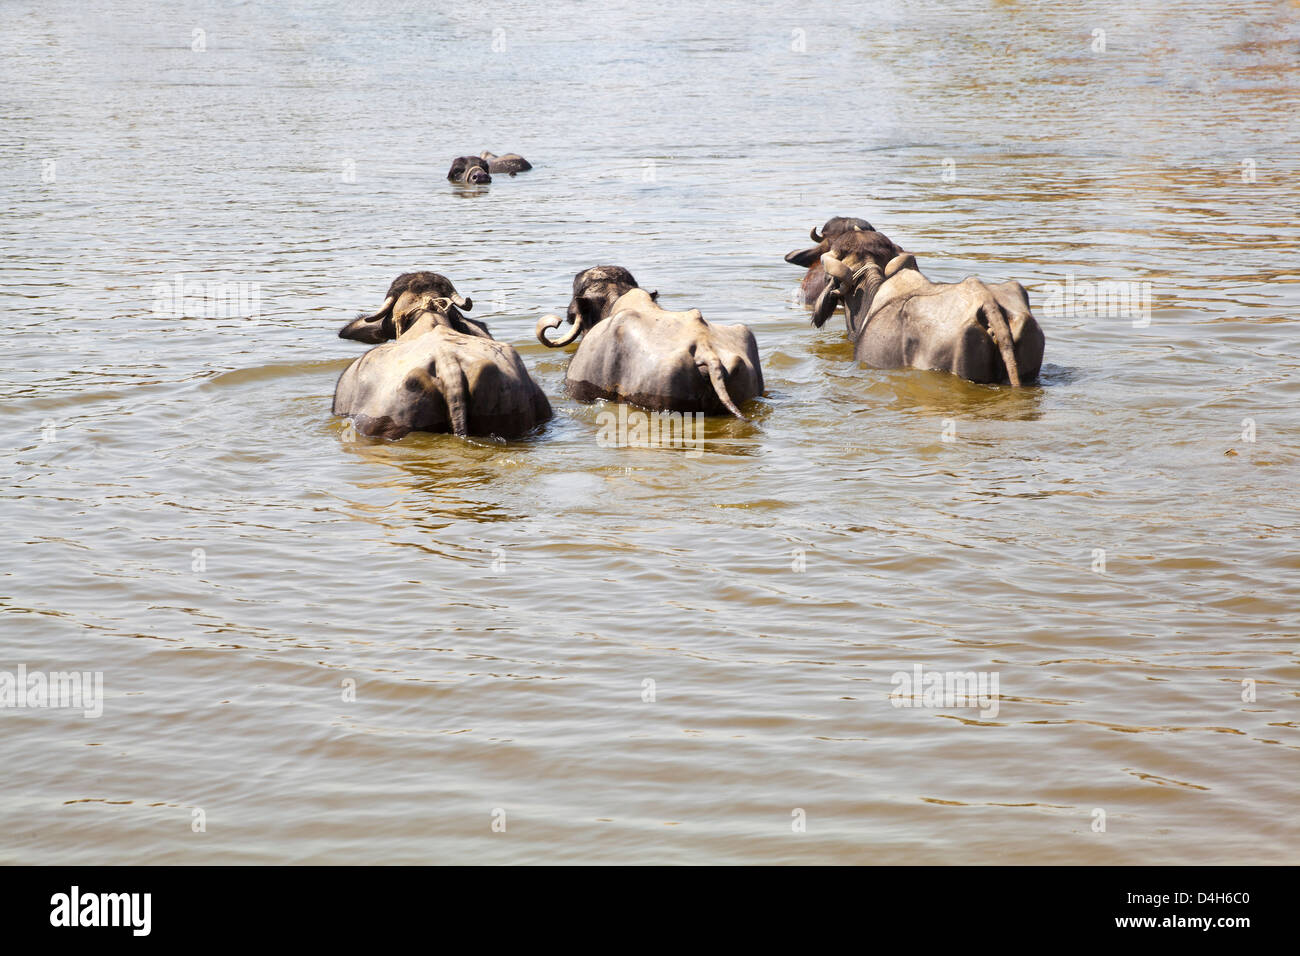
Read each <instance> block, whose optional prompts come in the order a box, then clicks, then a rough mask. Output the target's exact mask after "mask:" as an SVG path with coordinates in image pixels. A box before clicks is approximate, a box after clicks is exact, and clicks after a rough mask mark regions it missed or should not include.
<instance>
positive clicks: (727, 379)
mask: <svg viewBox="0 0 1300 956" xmlns="http://www.w3.org/2000/svg"><path fill="white" fill-rule="evenodd" d="M657 298H658V293H657V292H646V291H645V290H644V289H642V288H640V287H639V286H638V285H637V284H636V280H635V279H634V278H632V273H630V272H628V271H627V270H626V269H624V268H622V267H621V266H595V267H594V268H591V269H586V270H584V271H583V272H579V273H578V274H577V276H575V277H574V280H573V300H572V301H571V302H570V303H569V311H568V320H569V321H570V322H572V323H573V328H572V329H570V330H569V331H568V333H567V334H566V335H564V336H563V337H562V338H560V339H557V340H555V341H552V340H551V339H549V338H547V335H546V333H547V332H549V331H550V330H552V329H555V328H557V327H558V326H559V325H560V324H561V323H563V322H564V319H563V318H562V317H560V316H558V315H547V316H543V317H542V318H541V319H540V320H538V323H537V329H536V331H537V338H538V339H539V340H540V341H541V343H542V344H543V345H546V346H548V347H550V348H563V347H564V346H566V345H569V344H571V343H573V342H574V341H576V340H577V339H578V337H579V336H584V338H583V341H582V344H581V345H580V346H579V347H578V351H577V353H576V354H575V355H574V356H573V361H571V362H570V363H569V370H568V373H567V374H566V376H565V383H566V385H567V387H568V389H569V394H571V395H572V396H573V397H574V398H576V399H577V400H578V401H581V402H591V401H595V400H596V399H598V398H604V399H611V400H614V401H625V402H630V403H631V404H633V405H640V406H642V407H643V408H649V409H655V410H667V411H679V412H704V413H706V414H711V415H720V414H725V413H727V412H730V413H731V414H733V415H735V416H737V417H739V418H744V415H742V414H741V412H740V408H739V405H741V404H743V403H744V402H747V401H749V400H750V399H751V398H756V397H758V396H759V395H762V394H763V372H762V369H761V368H760V367H759V361H758V345H757V343H755V341H754V336H753V334H752V333H751V332H750V331H749V329H748V328H746V327H745V326H743V325H713V324H712V323H710V322H706V321H705V320H704V316H702V315H701V314H700V312H699V310H698V309H691V310H690V311H689V312H669V311H667V310H665V309H662V308H660V307H659V305H658V303H657V301H656V300H657Z"/></svg>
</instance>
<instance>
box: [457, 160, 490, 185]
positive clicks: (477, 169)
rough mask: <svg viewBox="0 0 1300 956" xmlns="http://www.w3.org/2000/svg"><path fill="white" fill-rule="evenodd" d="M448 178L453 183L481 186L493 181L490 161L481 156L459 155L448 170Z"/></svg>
mask: <svg viewBox="0 0 1300 956" xmlns="http://www.w3.org/2000/svg"><path fill="white" fill-rule="evenodd" d="M447 179H448V180H450V181H451V182H453V183H465V184H466V185H470V186H479V185H483V184H485V183H490V182H492V174H491V172H490V171H489V167H488V161H487V160H486V159H483V158H482V157H480V156H457V157H456V158H455V159H453V160H452V161H451V169H449V170H447Z"/></svg>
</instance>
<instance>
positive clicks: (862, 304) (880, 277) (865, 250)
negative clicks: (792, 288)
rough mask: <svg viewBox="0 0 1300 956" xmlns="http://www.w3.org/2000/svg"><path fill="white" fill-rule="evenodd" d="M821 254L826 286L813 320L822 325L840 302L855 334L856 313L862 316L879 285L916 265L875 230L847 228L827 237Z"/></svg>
mask: <svg viewBox="0 0 1300 956" xmlns="http://www.w3.org/2000/svg"><path fill="white" fill-rule="evenodd" d="M828 245H829V248H828V249H827V250H826V252H824V253H822V256H821V266H822V268H823V269H824V270H825V272H826V285H825V286H824V287H823V289H822V291H821V294H820V295H819V296H818V297H817V303H816V305H814V306H813V314H812V323H813V325H815V326H817V328H821V327H822V326H823V325H825V324H826V320H827V319H829V318H830V317H831V315H832V313H834V312H835V309H836V307H837V306H839V305H843V306H844V310H845V315H846V317H847V319H848V325H849V333H850V334H854V321H855V317H856V316H865V315H866V314H867V310H868V309H870V308H871V300H872V299H874V298H875V296H876V291H877V290H878V289H879V288H880V284H881V283H882V282H884V281H885V279H886V278H887V275H893V274H894V273H895V272H897V271H898V270H899V269H902V268H909V261H910V268H913V269H914V268H916V260H915V259H913V258H912V257H911V255H906V256H904V254H903V252H902V250H901V249H899V248H898V246H896V245H894V244H893V243H892V242H890V241H889V239H888V238H886V237H885V236H884V235H882V234H881V233H879V232H875V231H874V230H872V231H870V232H863V231H860V230H856V229H855V230H850V231H848V232H843V233H840V234H839V235H838V236H835V237H834V238H832V239H831V240H829V243H828Z"/></svg>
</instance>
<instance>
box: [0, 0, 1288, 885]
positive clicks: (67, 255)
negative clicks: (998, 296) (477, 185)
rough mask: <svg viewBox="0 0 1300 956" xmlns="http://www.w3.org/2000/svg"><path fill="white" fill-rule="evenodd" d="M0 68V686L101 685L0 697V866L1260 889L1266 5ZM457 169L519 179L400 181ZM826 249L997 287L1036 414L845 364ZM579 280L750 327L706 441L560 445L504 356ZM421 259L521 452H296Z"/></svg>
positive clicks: (1271, 271) (494, 14)
mask: <svg viewBox="0 0 1300 956" xmlns="http://www.w3.org/2000/svg"><path fill="white" fill-rule="evenodd" d="M1129 6H1131V7H1132V9H1129ZM195 29H201V30H203V31H204V33H203V35H202V39H203V41H204V42H205V43H206V49H205V50H204V51H202V52H199V51H195V50H193V49H191V46H192V44H194V43H196V42H197V41H196V39H195V34H194V33H193V31H194V30H195ZM1095 30H1104V31H1105V49H1104V50H1101V49H1094V45H1096V44H1097V39H1098V38H1097V37H1096V36H1095V35H1094V31H1095ZM801 47H802V51H801V49H800V48H801ZM0 52H2V54H3V55H2V56H0V112H2V114H3V118H4V129H5V134H6V135H5V136H4V137H3V143H2V144H0V177H2V179H0V181H2V182H3V184H4V206H3V209H4V212H3V217H2V218H0V251H2V252H3V257H2V263H3V264H0V302H2V303H3V306H4V316H5V322H6V326H7V328H8V329H9V335H8V336H7V338H6V344H5V349H4V353H3V358H0V396H2V398H3V401H2V404H0V411H2V412H3V416H4V419H3V420H4V423H5V427H4V429H3V435H4V436H5V439H4V440H3V444H4V445H5V447H6V452H5V455H4V458H3V462H4V465H3V468H4V471H3V482H2V483H0V488H2V489H3V505H2V508H3V511H2V515H3V525H4V527H5V547H4V561H3V564H2V565H0V574H2V575H3V577H0V611H3V614H0V628H3V638H2V642H0V671H14V670H15V669H16V668H17V667H18V666H19V665H22V666H25V667H26V668H27V669H28V671H59V670H73V669H76V670H84V671H96V672H102V673H103V681H104V697H105V699H104V704H103V715H102V716H101V717H99V718H97V719H87V718H85V717H83V716H82V714H81V713H80V712H79V711H75V710H68V709H63V710H50V709H31V708H23V709H5V710H0V766H3V767H4V768H5V774H4V776H5V786H4V788H3V791H2V792H0V862H9V863H13V862H39V863H69V862H109V863H125V862H164V863H193V862H275V861H285V862H304V861H318V862H335V863H369V862H404V863H406V862H411V863H413V862H511V861H524V862H537V861H591V862H614V863H619V862H648V861H662V862H872V863H900V862H935V863H983V862H1018V863H1019V862H1086V863H1103V862H1118V863H1139V862H1141V863H1157V862H1178V863H1189V862H1196V863H1203V862H1233V863H1242V862H1291V863H1295V862H1297V861H1298V857H1300V853H1298V852H1297V851H1298V850H1300V827H1297V823H1296V819H1295V813H1294V807H1295V792H1296V787H1297V784H1298V783H1300V759H1298V757H1300V755H1298V754H1297V749H1298V747H1300V735H1298V734H1297V726H1298V725H1297V721H1300V707H1298V706H1297V691H1298V687H1300V667H1298V666H1297V660H1296V645H1297V641H1296V637H1297V613H1296V609H1297V604H1298V603H1300V588H1298V587H1297V583H1296V579H1297V571H1298V570H1300V558H1298V557H1297V551H1296V545H1295V533H1296V525H1297V521H1296V490H1295V478H1296V474H1297V470H1296V469H1297V464H1300V453H1298V452H1297V441H1298V440H1300V411H1298V410H1297V399H1298V398H1300V375H1298V374H1297V373H1298V372H1300V360H1298V359H1297V358H1296V350H1295V340H1296V328H1295V322H1296V314H1297V309H1298V308H1300V269H1298V268H1297V265H1298V264H1297V255H1296V250H1297V246H1298V245H1300V226H1298V225H1297V215H1296V211H1297V209H1296V207H1297V200H1298V199H1300V190H1298V189H1297V185H1296V184H1297V182H1298V181H1300V180H1298V179H1297V177H1298V176H1300V135H1298V132H1300V131H1298V129H1297V125H1298V124H1300V119H1298V117H1300V82H1298V81H1297V72H1296V70H1297V64H1298V62H1300V9H1298V8H1297V7H1296V5H1295V4H1290V5H1286V4H1279V3H1268V2H1257V3H1242V2H1235V3H1234V2H1227V3H1213V4H1211V3H1194V4H1179V5H1177V6H1176V7H1170V8H1169V9H1166V7H1165V5H1164V4H1160V3H1155V2H1146V3H1141V4H1136V5H1126V7H1125V8H1124V9H1120V8H1117V7H1115V6H1114V5H1112V4H1106V3H1091V4H1089V3H1081V4H1068V5H1067V4H1057V3H1047V2H1044V3H994V4H987V3H976V2H970V0H962V2H958V3H931V2H923V3H916V4H909V5H908V6H907V8H906V9H905V10H904V9H895V8H892V7H890V6H889V5H885V4H865V5H858V6H856V7H854V8H853V9H852V10H846V9H844V8H842V7H840V6H838V5H832V4H818V5H815V6H814V7H813V9H812V10H811V11H810V12H806V13H800V12H792V11H790V10H789V9H788V8H787V5H785V4H775V3H769V4H761V5H758V6H754V5H749V4H745V5H741V4H718V5H711V6H710V8H709V9H707V10H699V9H697V8H695V6H694V5H685V4H683V5H681V6H680V7H678V8H676V9H669V10H665V9H661V8H658V7H646V6H644V5H637V4H627V5H625V6H623V7H622V8H621V9H620V8H615V9H613V10H612V11H610V12H606V13H603V14H601V15H599V16H597V15H595V14H593V13H591V12H590V11H580V10H574V11H570V12H559V13H557V12H555V11H553V10H551V9H550V5H549V4H542V3H507V4H476V5H472V6H469V7H462V8H458V9H457V10H456V11H455V12H453V13H447V14H440V13H436V12H432V11H428V10H426V9H424V5H422V4H409V5H406V6H402V5H394V4H373V5H372V4H368V3H357V2H348V3H336V4H311V5H309V4H306V3H303V4H298V5H293V4H290V5H287V7H286V8H280V9H266V8H264V7H263V6H261V5H256V4H243V5H229V6H228V5H220V4H193V5H191V6H190V7H189V8H188V9H186V10H184V11H183V12H181V13H173V12H163V11H160V10H157V9H155V8H154V7H153V6H152V5H149V4H144V3H140V2H138V0H131V2H119V3H116V4H112V5H109V7H108V11H107V12H104V13H100V14H92V13H89V12H87V11H86V10H85V9H84V8H83V7H82V6H80V5H75V4H68V3H47V4H25V3H16V4H9V5H6V6H5V7H4V8H2V9H0ZM483 148H489V149H493V150H495V151H497V152H503V151H507V150H517V151H519V152H522V153H523V154H524V155H525V156H527V157H528V158H529V159H530V160H532V161H533V163H534V164H535V166H536V169H535V170H534V171H533V172H531V173H528V174H524V175H521V176H519V177H517V178H514V179H511V178H508V177H497V179H496V181H494V182H493V183H492V184H491V186H489V187H487V188H485V189H481V190H466V189H458V188H455V187H452V186H450V185H449V184H448V183H447V182H446V181H445V180H444V179H443V175H444V173H445V170H446V167H447V165H448V164H449V162H450V160H451V158H452V157H454V156H456V155H458V154H461V153H466V152H478V151H479V150H480V149H483ZM49 161H53V163H54V165H53V167H52V168H51V167H50V165H49ZM1252 179H1253V181H1250V180H1252ZM50 180H52V181H50ZM832 214H845V215H861V216H864V217H866V218H868V219H870V220H871V222H872V223H873V224H874V225H876V226H877V227H878V228H880V229H881V230H883V231H884V232H886V233H887V234H888V235H889V236H890V237H891V238H893V239H894V240H895V241H896V242H898V243H899V244H900V245H902V246H903V247H905V248H907V249H909V250H911V251H913V252H915V253H916V255H917V257H918V260H919V262H920V264H921V267H922V268H923V269H924V270H925V271H926V272H927V273H928V274H929V275H930V276H931V278H934V279H937V280H950V281H951V280H956V279H959V278H961V277H962V276H964V275H967V274H970V273H978V274H979V275H981V276H983V277H985V278H988V279H990V280H1001V279H1004V278H1016V279H1018V280H1020V281H1021V282H1022V283H1024V285H1025V286H1026V287H1027V288H1028V289H1029V291H1030V295H1031V298H1032V301H1033V302H1034V305H1035V309H1036V312H1037V315H1038V318H1039V321H1040V323H1041V324H1042V326H1043V328H1044V330H1045V333H1046V336H1047V353H1046V363H1045V367H1044V373H1043V376H1042V379H1041V382H1040V383H1039V385H1038V386H1036V387H1030V388H1025V389H1021V390H1012V389H1009V388H991V387H982V386H976V385H970V384H965V383H962V382H960V381H958V380H956V379H954V378H951V377H949V376H944V375H941V374H938V373H930V372H918V371H902V372H900V371H889V372H884V371H873V370H867V369H862V368H858V367H856V366H855V365H854V363H853V361H852V350H851V348H850V346H849V344H848V343H847V342H846V341H845V339H844V336H843V330H842V324H840V323H838V321H837V322H836V323H831V324H828V325H827V327H826V328H824V329H822V330H820V331H815V330H813V329H811V328H810V327H809V325H808V320H807V313H806V312H805V311H804V310H803V309H802V308H800V307H798V306H796V305H795V304H793V292H794V290H795V288H796V286H797V283H798V281H799V278H800V274H799V272H798V271H797V270H795V269H794V268H792V267H791V266H789V265H787V264H785V263H784V262H783V261H782V256H783V255H784V254H785V253H786V252H788V251H790V250H791V249H795V248H799V247H801V246H803V245H806V244H807V240H806V236H807V230H808V227H809V226H811V225H813V224H815V223H820V222H822V221H823V220H824V219H825V218H827V217H828V216H829V215H832ZM598 262H617V263H619V264H622V265H624V266H627V267H628V268H630V269H631V270H632V271H633V272H634V273H635V275H636V276H637V277H638V279H640V280H641V282H642V283H644V284H645V285H646V286H647V287H649V288H656V289H658V290H660V292H661V293H662V297H663V302H664V304H665V305H666V306H668V307H669V308H691V307H698V308H700V309H702V310H703V312H704V314H705V316H706V317H707V318H710V319H712V320H714V321H720V322H736V321H739V322H744V323H747V324H748V325H749V326H750V327H751V328H752V329H753V331H754V333H755V335H756V337H757V339H758V343H759V346H760V351H761V355H762V360H763V367H764V372H765V375H766V379H767V386H768V392H767V395H766V396H765V398H764V399H762V400H761V401H760V402H757V403H755V404H754V405H752V406H751V407H750V412H751V414H752V420H751V421H749V422H738V421H732V420H721V419H718V420H710V421H709V422H708V426H707V435H706V444H705V448H704V453H703V454H702V455H699V456H694V455H690V454H687V453H686V452H684V451H682V450H680V449H645V448H640V449H638V448H608V447H601V446H600V445H598V444H597V441H596V435H597V431H598V419H597V416H598V414H599V412H600V409H599V408H598V407H587V406H580V405H576V404H574V403H572V402H571V401H569V400H567V399H566V398H564V397H563V395H562V391H561V384H562V380H563V374H564V367H565V363H566V362H567V358H568V356H567V354H560V353H555V352H548V351H547V350H546V349H544V348H542V347H541V346H540V345H538V344H537V343H536V341H535V340H534V339H533V337H532V327H533V323H534V322H535V321H536V319H537V317H538V316H539V315H541V314H543V313H545V312H549V311H555V310H558V309H562V308H563V307H564V306H565V304H566V303H567V300H568V293H569V284H570V281H571V278H572V276H573V274H574V273H575V272H577V271H578V270H579V269H582V268H585V267H587V266H589V265H593V264H596V263H598ZM416 268H428V269H436V270H438V271H441V272H444V273H446V274H447V275H449V276H450V277H452V278H453V279H454V280H455V282H456V284H457V286H458V288H459V289H460V291H461V292H462V293H465V294H469V295H472V296H473V298H474V299H475V300H476V303H477V305H476V308H475V310H474V313H473V314H474V315H475V316H476V317H478V318H481V319H484V320H485V321H487V322H488V323H489V325H490V327H491V329H492V331H493V333H494V335H495V336H496V337H497V338H499V339H502V340H504V341H507V342H510V343H512V344H513V345H515V346H516V347H517V348H519V349H520V351H521V353H522V355H523V357H524V360H525V362H526V364H527V365H528V366H529V368H530V369H531V370H532V372H533V374H534V375H535V376H537V377H538V379H539V381H540V382H541V384H542V385H543V388H544V389H545V391H546V392H547V394H548V395H549V396H550V397H551V399H552V402H553V404H554V405H555V409H556V417H555V419H554V421H552V422H551V423H550V424H549V425H548V426H547V427H546V428H545V429H544V430H543V431H542V432H541V433H540V434H538V435H537V436H535V437H533V438H531V439H529V440H526V441H520V442H515V443H509V444H499V443H493V442H489V441H471V442H465V441H460V440H457V439H454V438H451V437H448V436H430V435H423V436H421V435H414V436H411V437H409V438H407V439H406V440H404V441H402V442H400V443H395V444H384V443H371V442H367V441H357V440H354V437H353V436H352V435H351V434H350V433H349V431H348V430H347V429H346V428H345V424H346V423H344V422H343V421H340V420H338V419H335V418H332V417H331V415H330V397H331V393H332V390H333V386H334V382H335V380H336V378H337V377H338V375H339V373H340V372H341V371H342V370H343V368H345V367H346V365H347V363H348V362H349V361H350V360H351V359H353V358H354V357H355V356H356V355H358V354H360V348H359V347H358V346H357V345H356V344H355V343H349V342H345V341H341V340H339V339H338V338H337V337H336V336H335V333H336V331H337V329H338V327H339V326H340V325H341V324H342V323H343V322H344V321H346V320H347V319H348V318H350V317H351V316H353V315H355V314H356V313H357V312H358V311H359V310H363V309H373V308H375V307H376V306H377V305H378V304H379V302H380V300H381V299H382V297H383V293H384V290H385V289H386V288H387V285H388V283H389V281H391V279H392V278H393V277H394V276H395V275H397V274H398V273H399V272H403V271H408V270H411V269H416ZM178 275H180V276H183V277H184V280H189V281H212V282H241V281H242V282H251V283H256V286H255V290H256V295H257V306H258V309H257V311H258V312H259V318H257V319H256V320H250V319H249V318H247V317H243V316H234V317H228V318H220V317H215V318H214V317H205V316H203V315H196V314H190V315H187V316H174V315H169V314H167V309H166V307H165V306H166V302H165V301H164V303H163V307H162V308H161V311H160V310H159V306H158V303H157V301H156V300H157V299H158V294H157V290H155V288H154V287H155V286H156V285H158V284H163V285H170V284H172V283H174V282H175V281H176V279H177V276H178ZM184 280H183V281H184ZM1070 281H1074V282H1083V281H1090V282H1095V281H1111V282H1138V283H1144V282H1145V283H1150V286H1149V289H1150V294H1151V306H1152V307H1151V311H1150V315H1149V324H1147V323H1146V321H1145V320H1144V319H1143V318H1142V317H1141V316H1139V317H1137V318H1136V320H1135V319H1134V318H1133V317H1130V316H1125V315H1115V314H1109V315H1108V314H1102V312H1104V311H1105V310H1089V309H1088V308H1086V307H1083V308H1053V309H1049V308H1047V306H1048V303H1049V302H1050V294H1051V290H1052V286H1053V284H1057V285H1064V284H1066V283H1067V282H1070ZM1247 420H1249V421H1247ZM1251 425H1253V429H1254V430H1253V435H1252V434H1251ZM1251 437H1253V439H1254V440H1253V441H1251V440H1249V439H1250V438H1251ZM945 438H950V439H951V440H945ZM196 549H199V550H198V551H197V552H196ZM1099 550H1100V551H1102V552H1104V555H1100V556H1099V555H1098V554H1097V552H1098V551H1099ZM1102 561H1104V568H1103V567H1102ZM800 568H801V569H802V570H799V569H800ZM914 665H921V666H922V667H923V668H924V669H925V670H926V671H927V672H930V671H934V672H949V671H957V672H967V671H974V672H979V673H988V674H995V675H996V676H997V677H998V679H999V693H1000V702H999V707H998V712H997V714H996V716H993V715H990V714H985V715H982V714H981V712H980V711H979V710H977V709H972V708H969V707H959V706H939V707H924V706H923V707H915V708H898V707H894V706H892V704H891V699H890V693H891V691H892V690H893V689H894V686H895V685H894V683H893V682H892V675H893V674H894V673H895V672H898V671H904V672H910V671H911V669H912V668H913V666H914ZM646 681H653V682H654V683H653V689H654V694H653V697H654V699H653V701H649V700H645V699H643V696H650V695H649V692H648V690H647V689H646V688H647V687H648V685H646V684H645V683H644V682H646ZM348 682H353V683H348ZM1243 682H1253V685H1250V684H1245V685H1244V684H1243ZM352 686H355V700H352V699H344V697H345V691H346V690H347V689H348V688H350V687H352ZM1251 686H1253V688H1254V695H1253V696H1254V699H1253V700H1249V699H1243V697H1246V698H1249V697H1250V696H1251V694H1250V693H1249V689H1250V687H1251ZM800 810H801V811H803V814H804V819H805V820H806V832H795V826H794V825H795V824H797V823H798V822H799V821H800V816H799V814H798V812H797V811H800ZM1098 810H1101V811H1104V821H1105V830H1104V832H1100V831H1099V830H1098V829H1097V827H1098V821H1099V820H1101V819H1102V817H1101V816H1099V815H1098V813H1097V811H1098ZM196 811H202V813H201V815H200V814H198V813H196ZM500 811H504V815H503V814H502V813H501V812H500ZM196 820H201V821H202V823H203V825H204V826H205V827H206V829H205V830H203V831H202V832H195V827H196V826H197V824H196ZM494 820H495V821H501V820H504V821H505V830H504V832H494V830H493V822H494Z"/></svg>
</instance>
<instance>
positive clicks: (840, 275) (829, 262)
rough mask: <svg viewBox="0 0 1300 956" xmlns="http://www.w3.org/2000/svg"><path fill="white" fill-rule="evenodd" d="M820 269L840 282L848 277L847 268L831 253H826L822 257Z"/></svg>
mask: <svg viewBox="0 0 1300 956" xmlns="http://www.w3.org/2000/svg"><path fill="white" fill-rule="evenodd" d="M822 268H823V269H825V270H826V274H827V275H828V276H831V277H832V278H835V279H839V280H840V281H841V282H844V281H845V280H846V279H848V278H849V275H850V272H849V267H848V266H846V265H845V264H844V263H843V262H841V261H840V259H839V257H838V256H836V255H835V253H833V252H827V253H825V254H823V255H822Z"/></svg>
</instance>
